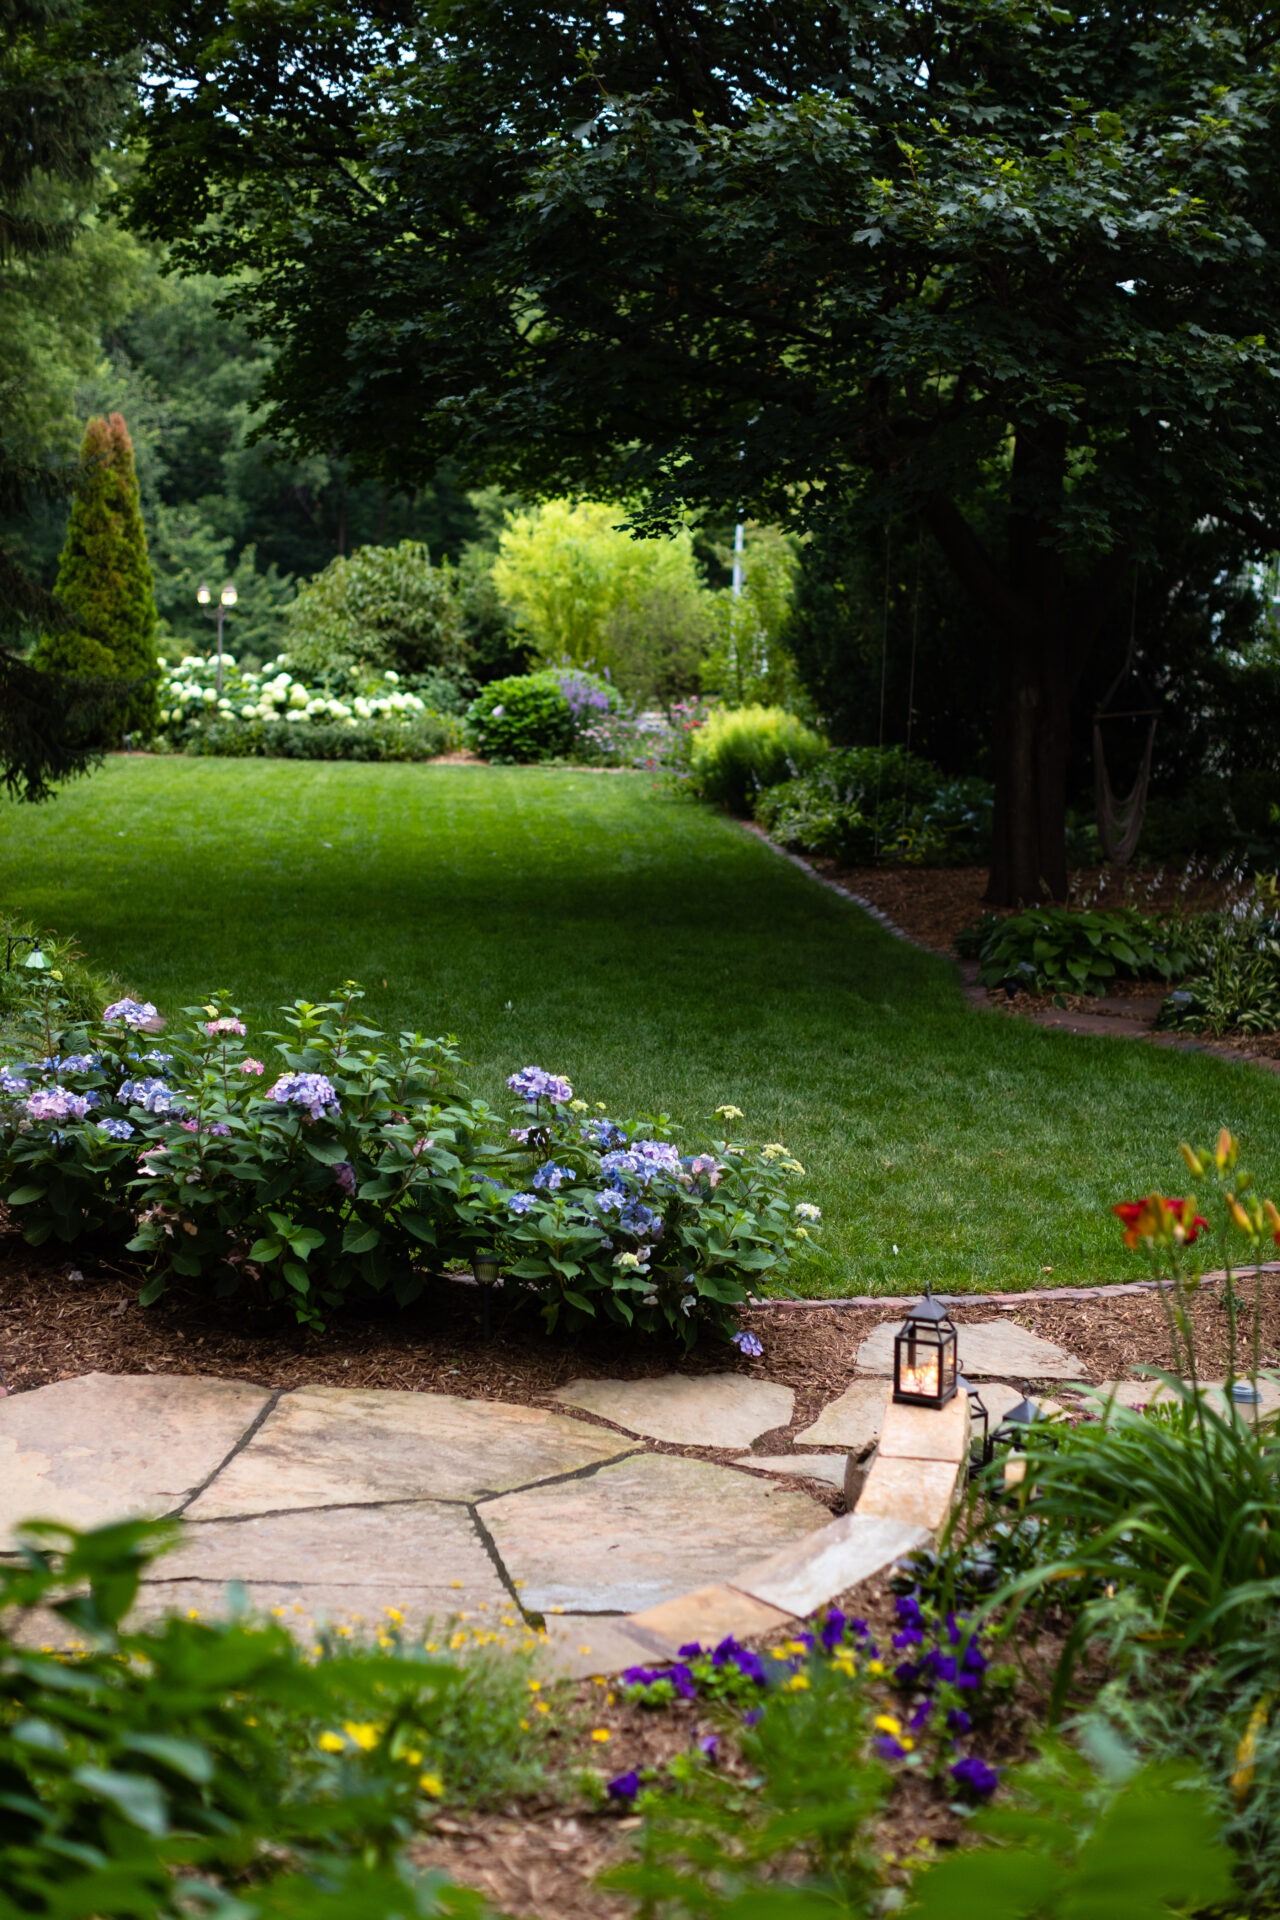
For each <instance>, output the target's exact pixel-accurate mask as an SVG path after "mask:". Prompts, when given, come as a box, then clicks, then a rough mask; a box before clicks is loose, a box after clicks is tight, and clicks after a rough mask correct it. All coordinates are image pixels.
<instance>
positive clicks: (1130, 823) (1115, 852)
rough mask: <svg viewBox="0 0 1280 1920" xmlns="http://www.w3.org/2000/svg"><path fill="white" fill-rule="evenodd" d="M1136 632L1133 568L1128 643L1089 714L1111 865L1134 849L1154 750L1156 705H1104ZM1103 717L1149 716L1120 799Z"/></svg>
mask: <svg viewBox="0 0 1280 1920" xmlns="http://www.w3.org/2000/svg"><path fill="white" fill-rule="evenodd" d="M1137 634H1138V570H1137V568H1136V567H1135V568H1134V571H1133V600H1132V603H1131V605H1130V609H1129V646H1128V650H1127V652H1126V653H1125V657H1124V665H1123V666H1122V667H1121V669H1120V671H1119V673H1118V674H1117V675H1116V677H1115V679H1114V680H1113V681H1112V682H1111V685H1110V686H1109V687H1108V688H1107V691H1106V693H1105V695H1104V696H1103V700H1102V704H1101V706H1100V707H1099V708H1098V711H1097V712H1096V713H1095V714H1094V716H1093V797H1094V808H1095V811H1096V814H1097V820H1098V839H1099V840H1100V841H1101V843H1102V851H1103V854H1104V855H1105V857H1106V858H1107V859H1108V860H1109V861H1110V862H1111V863H1112V865H1113V866H1117V867H1127V866H1128V864H1129V862H1130V861H1131V860H1132V858H1133V856H1134V854H1135V853H1136V852H1137V850H1138V841H1139V838H1140V837H1141V834H1142V823H1143V821H1144V820H1145V818H1146V813H1147V792H1148V789H1149V787H1150V785H1151V761H1152V756H1153V754H1154V752H1155V744H1156V727H1157V726H1158V724H1159V717H1160V716H1159V708H1157V707H1138V708H1134V709H1132V710H1130V711H1128V712H1125V713H1109V712H1108V711H1107V708H1108V707H1109V706H1110V704H1111V702H1112V700H1113V699H1114V698H1115V695H1116V693H1117V691H1118V689H1119V687H1120V685H1121V683H1122V682H1123V681H1124V680H1125V678H1126V677H1127V675H1128V674H1129V673H1130V671H1131V670H1132V667H1133V658H1134V654H1135V652H1136V650H1137ZM1104 720H1149V721H1150V723H1151V724H1150V726H1149V727H1148V728H1147V742H1146V745H1145V747H1144V748H1143V750H1142V758H1141V760H1140V761H1139V762H1138V776H1137V779H1136V780H1135V781H1134V783H1133V786H1132V787H1131V788H1130V790H1129V793H1128V794H1127V795H1126V797H1125V798H1124V799H1123V800H1118V799H1117V798H1116V795H1115V792H1114V790H1113V788H1112V785H1111V777H1110V775H1109V774H1108V772H1107V757H1106V752H1105V750H1104V748H1103V744H1102V722H1103V721H1104Z"/></svg>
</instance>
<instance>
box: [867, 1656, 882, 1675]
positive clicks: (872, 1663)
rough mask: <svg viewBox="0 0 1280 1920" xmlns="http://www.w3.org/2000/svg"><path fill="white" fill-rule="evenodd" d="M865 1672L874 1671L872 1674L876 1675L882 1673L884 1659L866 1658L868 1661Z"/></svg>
mask: <svg viewBox="0 0 1280 1920" xmlns="http://www.w3.org/2000/svg"><path fill="white" fill-rule="evenodd" d="M867 1672H868V1673H874V1674H877V1675H879V1674H882V1673H883V1672H884V1661H883V1660H868V1662H867Z"/></svg>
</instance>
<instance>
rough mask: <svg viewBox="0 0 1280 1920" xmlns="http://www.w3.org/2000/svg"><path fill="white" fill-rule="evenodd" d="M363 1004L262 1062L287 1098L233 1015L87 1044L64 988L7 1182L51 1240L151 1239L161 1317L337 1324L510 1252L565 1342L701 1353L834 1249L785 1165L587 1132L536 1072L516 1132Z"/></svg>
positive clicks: (333, 1014)
mask: <svg viewBox="0 0 1280 1920" xmlns="http://www.w3.org/2000/svg"><path fill="white" fill-rule="evenodd" d="M45 977H46V976H41V978H45ZM360 998H361V995H360V994H359V992H358V991H357V990H356V989H355V988H353V987H348V988H347V989H346V990H345V991H344V992H343V994H342V996H341V998H340V999H338V1000H335V1001H332V1002H328V1003H325V1004H322V1005H318V1006H317V1005H312V1004H310V1003H308V1002H305V1001H300V1002H298V1003H297V1004H296V1005H295V1007H294V1008H293V1009H292V1010H291V1011H290V1012H289V1013H288V1015H287V1027H288V1032H287V1033H286V1034H284V1035H271V1034H268V1035H265V1036H263V1041H260V1042H258V1043H257V1044H258V1045H259V1046H262V1045H264V1042H266V1041H272V1042H274V1045H273V1046H272V1047H271V1048H270V1049H269V1050H270V1051H273V1052H274V1053H275V1054H276V1055H277V1056H278V1059H279V1061H280V1063H281V1066H282V1070H281V1071H278V1072H275V1073H274V1077H272V1076H271V1075H269V1074H268V1069H267V1067H266V1065H265V1062H264V1061H263V1060H262V1059H260V1058H257V1057H255V1056H254V1055H253V1054H252V1053H250V1052H249V1051H248V1050H247V1048H246V1045H245V1041H246V1039H247V1029H246V1026H245V1023H244V1021H243V1020H241V1018H240V1017H239V1014H238V1013H237V1012H236V1010H235V1009H234V1008H231V1007H228V1006H225V1005H223V1004H222V1003H221V1002H220V1001H219V1000H213V1001H211V1002H210V1003H209V1005H207V1006H204V1007H194V1008H190V1009H188V1012H187V1016H186V1022H185V1028H184V1030H183V1031H181V1032H179V1033H177V1034H175V1035H170V1034H166V1036H165V1039H164V1043H163V1046H160V1045H157V1044H156V1043H155V1039H154V1029H155V1027H156V1024H157V1022H156V1015H155V1008H154V1007H153V1006H151V1005H150V1004H148V1003H139V1002H137V1001H134V1000H131V999H123V1000H120V1001H118V1002H115V1003H113V1005H111V1006H110V1007H108V1008H107V1009H106V1011H105V1012H104V1013H103V1014H102V1016H101V1018H100V1019H99V1020H98V1021H96V1022H94V1023H92V1024H70V1025H69V1024H67V1023H66V1021H65V1013H64V1009H63V1007H62V1003H61V997H60V995H59V994H58V992H57V991H56V986H55V985H54V983H52V982H50V984H49V989H48V991H47V993H46V995H45V998H44V1001H43V1005H42V1007H41V1008H39V1009H37V1010H35V1011H36V1013H37V1014H38V1024H37V1027H36V1031H34V1032H33V1033H32V1034H31V1038H30V1041H29V1043H28V1053H27V1055H26V1056H25V1057H21V1058H18V1059H16V1060H13V1061H11V1062H10V1064H9V1065H8V1066H6V1067H5V1068H4V1069H3V1070H2V1071H0V1180H2V1181H3V1186H4V1191H5V1193H6V1196H7V1199H8V1203H9V1205H10V1206H11V1207H12V1208H14V1209H15V1212H16V1215H17V1217H18V1218H19V1219H20V1220H21V1222H22V1223H23V1227H24V1231H25V1234H26V1238H27V1239H28V1241H29V1242H30V1243H31V1244H33V1245H41V1244H43V1243H44V1242H46V1241H48V1240H50V1239H56V1240H58V1241H61V1242H63V1243H64V1244H67V1245H71V1244H74V1243H76V1242H77V1241H79V1240H82V1239H85V1238H89V1239H96V1240H97V1241H98V1242H99V1243H101V1244H103V1245H107V1246H110V1245H117V1246H119V1245H122V1244H123V1243H124V1242H125V1241H126V1240H127V1241H128V1243H129V1245H130V1247H131V1248H132V1249H133V1250H134V1251H135V1252H138V1253H143V1254H146V1255H147V1256H148V1257H149V1259H150V1263H151V1268H152V1278H151V1279H150V1280H149V1282H148V1283H147V1286H146V1288H145V1289H144V1292H143V1296H142V1297H143V1300H144V1302H146V1301H149V1300H152V1299H155V1298H156V1297H157V1296H158V1295H159V1294H160V1293H161V1292H162V1291H163V1289H164V1288H165V1286H166V1285H167V1284H168V1283H169V1282H170V1281H171V1280H173V1279H199V1280H200V1281H202V1282H203V1283H205V1284H206V1285H210V1286H212V1287H213V1289H214V1291H215V1292H216V1293H218V1294H220V1295H224V1296H226V1295H233V1294H238V1293H244V1294H247V1295H248V1296H249V1297H250V1298H251V1299H256V1300H258V1301H260V1302H276V1303H281V1304H287V1305H288V1306H290V1307H291V1308H292V1309H293V1311H294V1312H295V1313H296V1314H297V1316H298V1318H299V1319H300V1320H303V1321H307V1322H309V1323H311V1324H314V1325H319V1324H321V1323H322V1322H323V1319H324V1316H325V1314H326V1313H327V1312H329V1311H331V1310H332V1309H333V1308H334V1307H336V1306H338V1305H340V1304H341V1303H342V1302H343V1301H344V1300H345V1299H346V1298H347V1297H348V1296H349V1295H352V1294H356V1295H358V1294H361V1293H363V1294H366V1295H368V1294H380V1293H388V1292H389V1293H390V1294H391V1295H392V1296H393V1297H394V1299H395V1300H396V1301H397V1303H398V1304H400V1305H401V1306H406V1305H408V1304H409V1303H410V1302H412V1301H414V1300H416V1299H417V1298H418V1297H419V1295H420V1294H421V1293H422V1291H423V1289H424V1286H426V1284H427V1283H428V1281H429V1280H430V1279H431V1278H433V1277H435V1276H438V1275H439V1274H440V1273H441V1272H442V1270H443V1269H444V1268H445V1267H446V1266H448V1265H449V1264H453V1263H457V1262H459V1261H467V1260H471V1259H473V1258H474V1257H475V1255H476V1254H478V1253H481V1252H487V1251H489V1250H491V1249H493V1248H496V1249H497V1251H498V1254H499V1257H500V1259H501V1261H502V1264H503V1267H504V1269H505V1272H506V1276H507V1279H506V1285H507V1288H508V1290H509V1292H508V1298H510V1300H511V1301H512V1302H513V1304H515V1305H517V1306H518V1305H519V1304H520V1303H521V1302H525V1301H527V1302H530V1303H536V1304H537V1305H539V1307H540V1309H541V1312H542V1316H543V1319H544V1320H545V1322H546V1324H547V1325H548V1326H549V1327H553V1326H555V1325H557V1324H558V1323H559V1322H561V1321H563V1322H564V1323H565V1324H566V1325H567V1326H568V1327H570V1328H574V1327H577V1326H581V1325H583V1324H585V1323H586V1322H587V1321H589V1320H591V1319H593V1318H596V1317H600V1318H602V1319H606V1320H610V1321H612V1322H614V1323H615V1324H617V1325H619V1326H622V1327H625V1328H632V1329H634V1330H635V1331H636V1332H637V1333H662V1334H666V1335H668V1336H672V1335H674V1336H675V1337H676V1338H678V1339H679V1340H681V1341H683V1342H684V1344H685V1345H692V1344H693V1342H694V1341H695V1339H696V1338H697V1336H698V1334H699V1332H700V1331H702V1330H704V1329H710V1330H711V1331H713V1332H716V1333H719V1334H720V1335H722V1336H726V1337H727V1336H728V1335H730V1334H732V1333H733V1330H734V1327H735V1324H736V1323H735V1309H736V1308H737V1307H738V1306H740V1305H741V1304H742V1303H743V1302H744V1301H745V1300H746V1298H747V1295H748V1292H749V1291H758V1290H759V1289H760V1288H762V1287H763V1286H766V1285H767V1284H768V1282H769V1281H770V1279H771V1278H776V1277H780V1276H781V1275H782V1274H783V1273H784V1272H785V1270H786V1267H787V1265H788V1263H789V1261H790V1259H791V1258H792V1257H793V1255H794V1254H795V1253H797V1252H798V1251H799V1250H800V1249H801V1247H802V1245H803V1243H804V1242H805V1241H806V1240H807V1239H808V1238H809V1237H810V1231H811V1223H813V1222H814V1221H816V1220H817V1218H818V1217H819V1211H818V1209H817V1208H816V1207H813V1206H811V1205H810V1204H808V1203H807V1202H804V1201H801V1202H799V1203H797V1204H796V1205H794V1206H793V1205H792V1204H791V1203H790V1202H789V1201H788V1199H787V1194H786V1189H787V1187H788V1185H789V1183H790V1181H791V1179H792V1177H793V1176H794V1175H797V1174H800V1173H802V1172H803V1169H802V1168H801V1167H800V1166H799V1165H798V1163H797V1162H796V1161H795V1160H794V1159H792V1157H791V1156H790V1155H789V1154H788V1153H787V1151H786V1149H785V1147H783V1146H781V1145H779V1144H777V1143H772V1144H770V1145H767V1146H765V1147H763V1148H761V1149H759V1150H758V1151H754V1152H753V1151H748V1150H747V1149H745V1148H744V1147H742V1146H741V1145H739V1144H737V1143H735V1142H734V1141H732V1140H731V1139H726V1138H723V1137H716V1138H714V1139H712V1140H709V1141H708V1142H706V1143H705V1145H703V1146H702V1147H701V1148H700V1150H698V1151H696V1152H693V1153H690V1152H687V1151H686V1152H684V1153H682V1152H681V1150H680V1148H679V1147H678V1146H677V1145H676V1144H675V1143H674V1142H673V1141H672V1139H671V1137H670V1129H669V1127H668V1125H667V1123H666V1121H665V1120H664V1119H663V1118H662V1117H661V1116H658V1117H654V1118H651V1119H644V1120H639V1121H632V1122H628V1123H619V1122H617V1121H615V1120H612V1119H609V1118H607V1117H605V1116H604V1114H603V1111H601V1112H599V1113H597V1115H595V1116H594V1117H588V1116H589V1109H588V1108H587V1105H586V1103H585V1102H584V1101H580V1100H575V1099H574V1097H573V1089H572V1087H571V1086H570V1085H569V1083H568V1082H567V1081H566V1080H564V1079H562V1078H560V1077H558V1076H556V1075H553V1074H548V1073H544V1072H543V1071H542V1070H541V1069H540V1068H536V1067H528V1068H525V1069H523V1070H522V1071H521V1072H520V1073H518V1074H515V1075H513V1076H512V1078H511V1080H510V1082H509V1085H510V1087H511V1089H512V1091H513V1092H514V1093H515V1094H516V1095H517V1096H518V1097H519V1098H520V1100H521V1101H522V1102H523V1104H524V1107H525V1113H524V1116H523V1118H524V1124H523V1125H520V1126H517V1127H515V1128H509V1127H504V1125H503V1124H502V1122H501V1118H500V1116H498V1115H497V1114H495V1113H493V1112H491V1111H490V1109H489V1108H487V1107H486V1106H485V1105H484V1104H483V1103H482V1102H481V1101H478V1100H476V1099H475V1098H473V1097H472V1095H471V1094H470V1093H469V1091H468V1089H467V1087H466V1086H465V1084H464V1082H463V1080H462V1078H461V1073H460V1062H459V1060H458V1056H457V1053H456V1051H455V1050H454V1048H453V1047H452V1045H451V1044H450V1043H449V1042H448V1041H446V1040H427V1039H424V1038H423V1037H422V1036H421V1035H417V1034H402V1035H401V1036H400V1038H399V1040H398V1041H396V1042H391V1041H389V1040H388V1039H387V1037H386V1036H385V1035H384V1034H382V1033H380V1032H379V1031H378V1030H377V1028H375V1027H372V1026H370V1025H369V1024H367V1023H366V1022H364V1021H362V1019H361V1018H360V1015H359V1008H358V1002H359V1000H360ZM268 1080H269V1081H270V1084H268ZM726 1112H727V1113H729V1114H730V1115H732V1114H733V1113H735V1112H736V1109H726ZM739 1337H740V1338H743V1339H745V1338H747V1336H745V1335H743V1336H739Z"/></svg>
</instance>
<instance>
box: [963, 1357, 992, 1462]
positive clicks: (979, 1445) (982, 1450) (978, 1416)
mask: <svg viewBox="0 0 1280 1920" xmlns="http://www.w3.org/2000/svg"><path fill="white" fill-rule="evenodd" d="M956 1387H957V1390H958V1391H959V1392H960V1393H967V1394H968V1396H969V1421H970V1425H971V1426H974V1425H976V1427H977V1429H978V1431H977V1433H976V1434H975V1435H974V1436H973V1437H972V1438H971V1439H970V1442H969V1465H970V1467H971V1468H973V1467H985V1466H988V1465H989V1464H990V1462H991V1456H992V1454H993V1452H994V1451H995V1449H994V1448H993V1446H992V1444H991V1415H990V1414H989V1413H988V1412H987V1409H986V1405H985V1403H984V1401H983V1398H982V1395H981V1394H980V1393H979V1392H978V1389H977V1388H976V1387H975V1386H974V1384H973V1382H972V1380H966V1379H965V1377H964V1375H963V1374H962V1373H958V1374H957V1375H956Z"/></svg>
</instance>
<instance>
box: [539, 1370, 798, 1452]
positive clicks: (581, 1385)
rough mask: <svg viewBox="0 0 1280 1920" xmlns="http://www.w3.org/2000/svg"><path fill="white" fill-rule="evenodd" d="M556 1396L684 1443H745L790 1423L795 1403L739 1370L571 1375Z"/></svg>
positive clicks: (633, 1429)
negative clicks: (645, 1376)
mask: <svg viewBox="0 0 1280 1920" xmlns="http://www.w3.org/2000/svg"><path fill="white" fill-rule="evenodd" d="M555 1398H556V1399H557V1400H563V1401H564V1403H565V1405H566V1406H570V1407H582V1408H583V1409H584V1411H585V1412H587V1413H594V1414H596V1415H598V1416H599V1418H600V1419H601V1420H608V1421H611V1422H612V1424H613V1425H614V1426H615V1427H623V1428H625V1430H626V1431H627V1432H628V1433H642V1434H644V1435H646V1437H647V1438H649V1439H650V1440H667V1441H670V1442H672V1443H673V1444H674V1445H676V1446H684V1447H749V1446H750V1445H751V1442H752V1441H753V1440H754V1439H756V1437H757V1436H758V1435H759V1434H762V1433H768V1432H769V1431H770V1430H771V1429H772V1428H774V1427H786V1426H790V1424H791V1411H792V1408H793V1406H794V1405H795V1395H794V1394H793V1392H792V1391H791V1388H790V1387H782V1386H779V1385H778V1384H777V1382H776V1381H773V1380H753V1379H751V1378H750V1376H748V1375H746V1374H741V1373H701V1374H685V1373H664V1374H659V1375H657V1376H656V1377H655V1378H654V1379H650V1380H571V1381H570V1382H569V1384H568V1386H567V1387H561V1388H560V1389H559V1391H558V1392H557V1393H556V1395H555Z"/></svg>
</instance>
